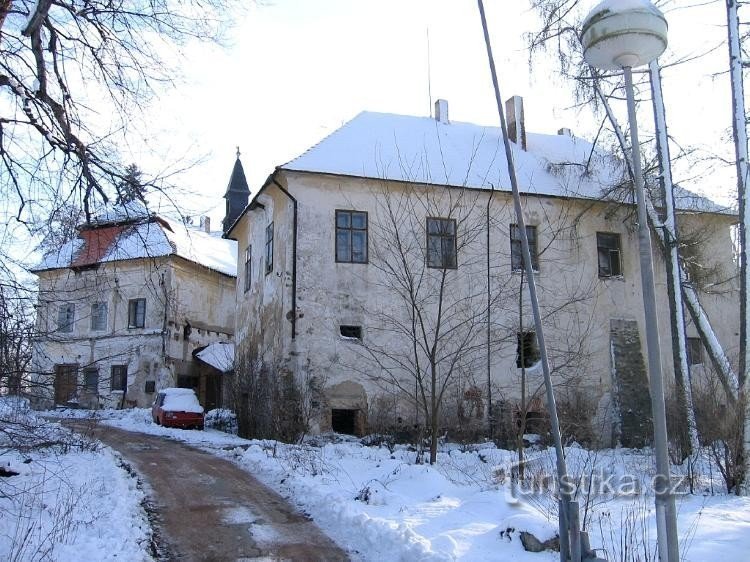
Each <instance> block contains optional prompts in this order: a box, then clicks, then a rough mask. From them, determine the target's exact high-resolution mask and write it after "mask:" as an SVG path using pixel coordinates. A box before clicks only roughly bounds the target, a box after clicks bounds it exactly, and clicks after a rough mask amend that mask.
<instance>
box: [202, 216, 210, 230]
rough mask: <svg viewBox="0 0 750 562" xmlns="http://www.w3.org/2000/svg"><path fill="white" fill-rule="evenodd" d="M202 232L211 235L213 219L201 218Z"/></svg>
mask: <svg viewBox="0 0 750 562" xmlns="http://www.w3.org/2000/svg"><path fill="white" fill-rule="evenodd" d="M201 230H202V231H203V232H205V233H206V234H211V217H207V216H206V215H203V216H201Z"/></svg>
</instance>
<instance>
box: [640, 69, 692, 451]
mask: <svg viewBox="0 0 750 562" xmlns="http://www.w3.org/2000/svg"><path fill="white" fill-rule="evenodd" d="M660 72H661V71H660V68H659V63H658V62H656V61H652V62H651V64H650V65H649V73H650V76H651V93H652V96H651V98H652V103H653V107H654V125H655V129H656V150H657V154H658V157H659V167H660V171H661V187H662V194H663V196H664V209H665V213H666V216H665V217H664V227H663V233H664V242H665V244H664V252H663V254H664V257H665V261H666V264H667V293H668V296H669V320H670V325H671V328H672V361H673V363H674V378H675V384H676V386H677V397H678V403H679V407H680V417H681V418H682V420H681V421H682V422H683V423H684V424H685V425H684V428H685V431H686V432H687V444H688V447H689V450H688V451H687V454H688V455H692V454H694V453H697V452H698V450H699V447H700V443H699V442H698V427H697V425H696V422H695V409H694V407H693V391H692V386H691V381H690V371H689V366H688V361H687V338H686V337H685V312H684V308H683V302H682V290H681V287H682V278H681V274H680V262H679V259H680V257H679V254H678V238H677V219H676V216H675V202H674V189H673V185H672V164H671V160H670V157H669V142H668V137H667V119H666V114H665V109H664V98H663V97H662V88H661V75H660Z"/></svg>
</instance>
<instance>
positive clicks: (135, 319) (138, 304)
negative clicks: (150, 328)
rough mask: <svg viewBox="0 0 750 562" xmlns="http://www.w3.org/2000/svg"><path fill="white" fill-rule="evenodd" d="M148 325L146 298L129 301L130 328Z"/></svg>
mask: <svg viewBox="0 0 750 562" xmlns="http://www.w3.org/2000/svg"><path fill="white" fill-rule="evenodd" d="M145 325H146V299H130V300H129V301H128V328H143V327H144V326H145Z"/></svg>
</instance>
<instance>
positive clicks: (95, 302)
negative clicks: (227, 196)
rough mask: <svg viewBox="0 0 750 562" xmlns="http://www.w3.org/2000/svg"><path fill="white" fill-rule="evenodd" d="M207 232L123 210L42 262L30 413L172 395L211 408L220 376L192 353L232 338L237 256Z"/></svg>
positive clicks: (142, 401) (216, 402) (142, 211)
mask: <svg viewBox="0 0 750 562" xmlns="http://www.w3.org/2000/svg"><path fill="white" fill-rule="evenodd" d="M209 224H210V223H209V222H208V221H205V222H204V223H203V225H202V227H203V228H202V229H197V228H192V227H187V226H185V225H184V224H183V223H181V222H177V221H173V220H170V219H167V218H164V217H160V216H156V215H154V214H151V213H148V212H147V211H146V210H145V209H143V208H136V207H133V206H130V207H127V206H126V207H123V208H121V209H119V210H117V211H114V212H113V211H111V210H110V211H109V212H107V213H104V214H102V215H100V216H98V217H97V218H96V219H95V220H94V222H93V223H92V224H91V225H86V226H84V227H81V228H80V229H79V232H78V236H77V238H75V239H74V240H72V241H70V242H69V243H67V244H65V245H64V246H63V247H62V248H60V250H59V251H57V252H54V253H53V254H49V255H47V256H46V257H45V259H44V260H43V262H42V263H40V264H39V265H38V266H37V267H36V268H35V269H34V273H35V274H36V275H37V276H38V279H39V299H38V304H37V337H36V338H35V340H34V342H33V377H34V380H35V381H36V383H37V385H36V386H35V388H33V389H32V395H33V396H34V398H35V400H36V401H37V403H38V404H39V406H42V407H49V406H51V405H53V404H55V405H73V404H77V405H79V406H82V407H89V408H103V407H127V406H140V407H144V406H148V405H150V403H151V402H152V401H153V397H154V396H155V393H156V392H158V391H159V390H160V389H161V388H165V387H172V386H182V387H191V388H195V389H196V391H197V392H198V394H199V397H200V399H201V403H202V404H203V405H204V406H205V407H208V408H211V407H216V406H218V405H219V403H220V401H221V396H220V392H221V381H220V379H219V378H217V377H220V376H221V375H220V374H219V372H218V371H217V372H213V373H212V372H210V370H209V371H208V372H207V371H206V368H205V366H204V365H202V364H201V363H200V362H197V361H196V360H195V358H194V353H195V352H199V351H200V350H202V349H204V348H205V347H206V346H208V345H209V344H212V343H214V342H228V341H231V340H232V339H233V334H234V300H235V298H234V292H235V285H236V265H235V264H236V262H235V259H236V258H235V253H236V248H235V244H234V243H233V242H232V241H229V240H224V239H222V238H221V237H220V233H211V232H210V226H209Z"/></svg>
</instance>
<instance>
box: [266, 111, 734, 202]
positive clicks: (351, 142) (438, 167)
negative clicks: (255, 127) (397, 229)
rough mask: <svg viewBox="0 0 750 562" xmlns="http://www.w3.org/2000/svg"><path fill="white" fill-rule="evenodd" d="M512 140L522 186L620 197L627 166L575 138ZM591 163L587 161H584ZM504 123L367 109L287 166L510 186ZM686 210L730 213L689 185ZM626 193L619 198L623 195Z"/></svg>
mask: <svg viewBox="0 0 750 562" xmlns="http://www.w3.org/2000/svg"><path fill="white" fill-rule="evenodd" d="M511 144H512V150H513V159H514V162H515V164H516V173H517V176H518V182H519V189H520V190H521V191H522V192H525V193H534V194H539V195H548V196H556V197H575V198H584V199H600V198H602V197H605V198H607V197H608V198H609V199H619V198H618V197H615V196H614V195H607V194H610V193H611V192H612V190H613V188H615V187H616V186H618V185H620V184H622V179H623V177H624V175H625V174H624V172H625V168H624V163H623V161H622V160H621V159H619V158H617V157H615V156H614V155H612V154H609V153H605V152H603V151H601V150H598V149H595V148H594V146H593V145H592V144H591V143H590V142H588V141H586V140H584V139H581V138H577V137H574V136H570V135H545V134H535V133H528V134H527V150H522V149H521V148H520V147H518V146H517V145H516V144H515V143H511ZM589 162H590V165H589V166H586V164H587V163H589ZM507 168H508V167H507V164H506V158H505V149H504V146H503V137H502V132H501V129H500V128H499V127H488V126H482V125H475V124H472V123H460V122H455V121H453V122H450V123H441V122H438V121H437V120H435V119H433V118H431V117H414V116H406V115H394V114H390V113H373V112H367V111H365V112H362V113H360V114H359V115H357V116H356V117H355V118H354V119H352V120H351V121H349V122H348V123H346V124H344V125H343V126H342V127H341V128H339V129H337V130H336V131H334V132H333V133H331V134H330V135H329V136H327V137H326V138H324V139H323V140H322V141H320V142H319V143H318V144H316V145H315V146H313V147H312V148H310V149H309V150H307V151H306V152H305V153H303V154H302V155H301V156H299V157H297V158H295V159H294V160H292V161H290V162H288V163H286V164H284V165H283V166H280V169H281V170H288V171H303V172H316V173H325V174H335V175H341V176H355V177H364V178H375V179H386V180H393V181H408V182H416V183H424V184H434V185H449V186H458V187H464V186H465V187H471V188H480V189H491V188H494V189H498V190H502V191H510V178H509V175H508V169H507ZM675 197H676V199H677V207H678V209H680V210H688V211H706V212H716V213H725V212H728V210H727V209H726V208H725V207H721V206H719V205H717V204H715V203H714V202H712V201H710V200H709V199H707V198H705V197H701V196H699V195H696V194H694V193H692V192H689V191H687V190H685V189H679V190H676V193H675ZM620 198H621V197H620Z"/></svg>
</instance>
